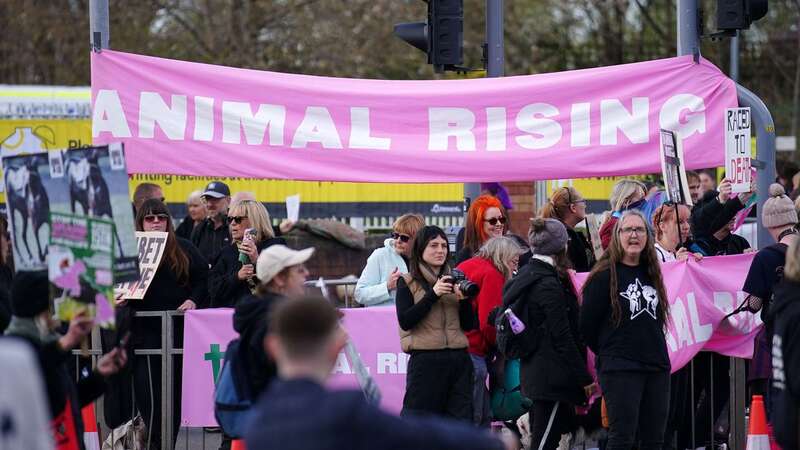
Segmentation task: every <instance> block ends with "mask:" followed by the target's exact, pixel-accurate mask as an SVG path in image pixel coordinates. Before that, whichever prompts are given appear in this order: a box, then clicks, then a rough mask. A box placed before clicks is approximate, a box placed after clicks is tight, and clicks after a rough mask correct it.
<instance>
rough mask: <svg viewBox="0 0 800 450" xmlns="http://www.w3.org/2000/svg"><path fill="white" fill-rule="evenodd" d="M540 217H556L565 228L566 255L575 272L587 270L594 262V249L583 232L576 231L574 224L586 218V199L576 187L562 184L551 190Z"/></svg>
mask: <svg viewBox="0 0 800 450" xmlns="http://www.w3.org/2000/svg"><path fill="white" fill-rule="evenodd" d="M542 217H544V218H545V219H557V220H558V221H560V222H561V223H563V224H564V226H565V227H566V229H567V234H568V235H569V242H568V243H567V257H568V258H569V262H570V263H572V268H573V269H575V271H576V272H588V271H590V270H592V267H593V266H594V263H595V257H594V249H593V248H592V244H590V243H589V240H588V239H586V237H585V236H584V235H583V233H581V232H579V231H576V230H575V226H576V225H578V224H579V223H581V222H582V221H584V220H585V219H586V200H585V199H584V198H583V196H581V193H580V192H578V190H577V189H575V188H574V187H570V186H564V187H562V188H559V189H557V190H556V191H555V192H553V195H551V196H550V201H548V202H547V203H546V204H545V205H544V207H543V208H542Z"/></svg>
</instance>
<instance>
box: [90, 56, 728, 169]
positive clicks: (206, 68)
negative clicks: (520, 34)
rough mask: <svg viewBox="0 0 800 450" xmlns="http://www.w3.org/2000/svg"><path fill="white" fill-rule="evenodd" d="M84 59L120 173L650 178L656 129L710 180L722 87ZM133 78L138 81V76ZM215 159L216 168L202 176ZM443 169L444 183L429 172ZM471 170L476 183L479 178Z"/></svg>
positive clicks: (700, 72)
mask: <svg viewBox="0 0 800 450" xmlns="http://www.w3.org/2000/svg"><path fill="white" fill-rule="evenodd" d="M91 60H92V99H93V104H92V113H93V117H92V127H93V130H92V136H93V138H94V142H96V143H104V142H117V141H121V142H125V143H126V144H128V148H129V149H130V152H131V153H130V156H131V158H129V160H128V163H129V170H130V171H131V172H132V173H142V174H153V173H165V172H166V173H172V174H179V175H194V176H236V177H260V178H279V179H294V180H315V181H356V182H357V181H366V182H405V183H408V182H497V181H531V180H548V179H557V178H584V177H602V176H612V175H615V176H616V175H634V174H642V173H654V172H658V170H659V167H660V164H659V159H658V156H657V155H656V153H655V152H652V151H651V150H652V149H653V148H654V147H655V146H656V145H657V143H658V139H659V129H662V128H664V129H671V130H675V131H677V132H678V133H679V135H680V137H681V139H682V140H683V141H684V144H685V148H686V157H687V158H686V162H687V167H689V168H702V167H714V166H719V165H721V164H722V162H723V157H724V155H723V153H722V152H721V151H718V152H713V151H708V149H713V148H720V145H721V143H722V140H723V138H724V137H723V135H724V126H723V124H722V123H721V122H720V121H719V120H712V119H711V118H714V117H717V118H718V117H722V116H723V115H724V110H725V108H729V107H734V106H736V104H737V100H736V87H735V85H734V83H733V82H732V81H731V80H730V79H729V78H728V77H726V76H725V75H724V74H723V73H722V72H720V71H719V69H717V68H716V67H714V66H713V64H711V63H710V62H708V61H707V60H704V59H702V58H701V59H700V60H699V61H698V62H697V63H695V62H694V61H693V59H692V57H691V56H682V57H675V58H668V59H661V60H655V61H647V62H640V63H633V64H624V65H618V66H610V67H600V68H593V69H585V70H576V71H570V72H560V73H549V74H538V75H530V76H518V77H506V78H490V79H473V80H426V81H399V80H363V79H344V78H330V77H314V76H308V75H291V74H284V73H275V72H266V71H255V70H246V69H237V68H230V67H222V66H215V65H210V64H198V63H192V62H185V61H177V60H169V59H163V58H154V57H149V56H142V55H135V54H129V53H122V52H117V51H112V50H104V51H103V52H100V53H97V52H94V53H92V55H91ZM142 73H147V74H150V76H147V77H142V76H140V75H141V74H142ZM218 159H223V160H225V161H226V164H223V165H210V164H208V161H211V160H218ZM443 167H447V170H442V168H443ZM476 169H479V170H476Z"/></svg>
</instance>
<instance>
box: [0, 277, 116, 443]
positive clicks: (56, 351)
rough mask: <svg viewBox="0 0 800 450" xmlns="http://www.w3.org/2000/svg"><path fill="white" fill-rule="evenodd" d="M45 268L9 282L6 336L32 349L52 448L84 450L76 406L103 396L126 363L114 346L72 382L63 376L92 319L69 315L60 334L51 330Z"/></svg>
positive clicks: (81, 315)
mask: <svg viewBox="0 0 800 450" xmlns="http://www.w3.org/2000/svg"><path fill="white" fill-rule="evenodd" d="M48 286H49V281H48V279H47V272H46V271H36V272H25V271H21V272H18V273H17V275H16V276H15V277H14V280H13V281H12V283H11V307H12V313H13V315H12V317H11V323H10V324H9V326H8V329H7V330H6V332H5V335H6V336H10V337H13V338H16V339H19V340H21V341H23V342H26V343H27V344H29V345H30V346H31V347H32V349H33V350H34V351H35V352H36V354H37V355H38V359H39V364H40V366H41V371H42V374H43V375H44V379H45V386H46V390H47V397H48V400H49V404H50V425H51V429H52V431H53V440H54V441H55V442H56V443H58V445H59V447H58V448H74V449H81V450H82V449H84V443H83V421H82V420H81V412H80V411H81V408H83V407H84V406H86V405H88V404H89V403H91V402H93V401H94V400H95V399H97V398H99V397H100V396H101V395H103V392H104V391H105V383H106V382H105V379H106V378H107V377H109V376H111V375H113V374H115V373H117V372H119V370H120V369H121V368H122V367H124V366H125V364H126V363H127V355H126V354H125V350H123V349H121V348H115V349H114V350H112V351H111V352H109V353H107V354H106V355H104V356H103V357H102V358H100V359H99V360H98V362H97V367H96V368H95V370H94V371H93V372H92V373H91V374H89V375H88V376H85V377H82V378H81V379H80V380H79V381H78V383H77V385H76V383H75V382H74V381H73V379H72V377H70V375H69V371H68V369H67V361H68V360H69V358H71V354H70V351H71V350H72V349H73V348H76V347H77V346H78V345H80V343H81V342H83V340H84V339H86V337H87V336H88V335H89V333H90V332H91V331H92V326H93V322H94V320H93V319H92V318H90V317H88V316H86V315H85V314H79V315H77V316H75V317H74V318H73V319H72V321H70V323H69V328H68V329H67V333H66V334H65V335H63V336H61V335H59V334H58V333H56V332H55V331H54V329H55V328H56V326H57V325H58V323H57V322H56V321H54V320H53V319H52V318H51V313H50V302H49V292H48Z"/></svg>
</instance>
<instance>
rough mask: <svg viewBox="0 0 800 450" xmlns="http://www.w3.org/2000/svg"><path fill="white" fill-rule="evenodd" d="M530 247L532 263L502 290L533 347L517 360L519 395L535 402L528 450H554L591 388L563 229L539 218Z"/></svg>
mask: <svg viewBox="0 0 800 450" xmlns="http://www.w3.org/2000/svg"><path fill="white" fill-rule="evenodd" d="M528 241H529V242H530V245H531V247H532V248H533V257H532V258H531V261H530V262H529V263H528V265H527V266H525V267H524V268H523V269H522V270H520V273H519V274H518V275H517V276H516V277H514V278H513V279H512V280H511V281H510V282H509V283H508V285H507V286H506V289H505V292H504V297H505V299H504V304H520V303H518V302H521V304H522V307H520V308H519V311H520V313H519V319H521V320H522V322H523V323H524V324H525V332H526V333H527V335H528V336H529V337H530V338H531V339H529V341H530V342H534V344H531V345H529V347H528V348H527V349H526V352H527V353H526V354H524V355H523V356H522V357H521V358H520V384H521V387H522V394H523V395H525V397H527V398H529V399H530V400H532V401H533V405H532V406H531V409H530V417H531V418H532V419H531V420H532V423H531V448H538V449H539V450H543V449H547V450H552V449H555V448H558V443H559V441H560V439H561V435H562V434H566V433H569V432H571V431H572V429H573V428H574V416H575V407H576V406H584V405H586V403H587V401H588V398H589V395H591V393H592V391H593V389H594V387H595V385H594V384H593V382H592V377H591V376H590V375H589V371H588V369H587V367H586V346H585V345H584V344H583V343H582V342H581V338H580V335H579V333H578V317H579V314H578V297H577V295H576V292H575V288H574V287H573V285H572V281H571V279H570V277H569V274H568V272H567V267H569V259H568V257H567V241H568V234H567V229H566V228H565V227H564V224H563V223H561V221H559V220H557V219H544V218H538V219H535V220H533V222H532V223H531V229H530V232H529V233H528Z"/></svg>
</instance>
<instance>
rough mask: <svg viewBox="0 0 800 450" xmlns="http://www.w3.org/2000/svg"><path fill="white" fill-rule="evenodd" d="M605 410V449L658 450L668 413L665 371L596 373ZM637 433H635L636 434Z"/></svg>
mask: <svg viewBox="0 0 800 450" xmlns="http://www.w3.org/2000/svg"><path fill="white" fill-rule="evenodd" d="M599 379H600V387H601V388H602V389H603V396H604V397H605V400H606V408H607V410H608V422H609V433H608V445H607V447H606V450H630V449H631V448H633V446H634V443H635V440H636V438H637V436H638V440H639V446H638V448H639V449H640V450H657V449H658V450H660V449H661V447H662V445H663V444H664V430H665V428H666V425H667V415H668V413H669V371H661V372H634V371H611V372H602V371H601V372H600V374H599ZM637 432H638V433H637Z"/></svg>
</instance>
